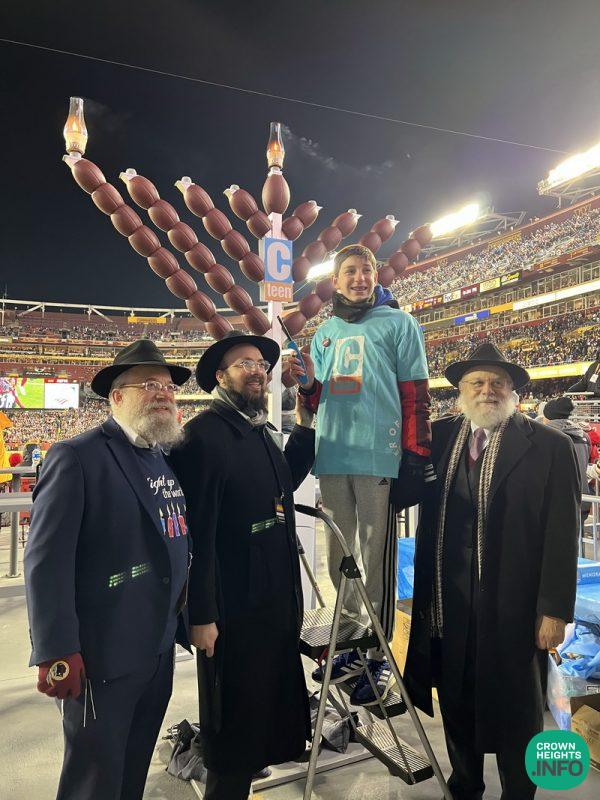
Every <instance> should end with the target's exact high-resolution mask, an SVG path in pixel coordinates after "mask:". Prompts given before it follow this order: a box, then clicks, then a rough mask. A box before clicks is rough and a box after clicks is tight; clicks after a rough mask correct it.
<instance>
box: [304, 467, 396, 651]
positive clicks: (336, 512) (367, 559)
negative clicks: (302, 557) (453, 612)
mask: <svg viewBox="0 0 600 800" xmlns="http://www.w3.org/2000/svg"><path fill="white" fill-rule="evenodd" d="M390 482H391V481H390V479H389V478H386V479H384V478H379V477H373V476H371V475H320V476H319V484H320V487H321V497H322V499H323V511H325V513H326V514H329V515H330V516H331V517H333V519H334V521H335V522H336V524H337V525H338V527H339V528H340V530H341V531H342V533H343V535H344V538H345V540H346V544H347V545H348V548H349V549H350V551H351V553H352V554H353V555H354V558H355V559H356V563H357V564H358V568H359V569H360V571H361V575H362V579H363V581H364V584H365V587H366V590H367V596H368V598H369V600H370V601H371V603H372V604H373V608H374V609H375V613H376V614H377V616H378V617H379V620H380V622H381V627H382V628H383V632H384V633H385V635H386V638H387V640H388V641H391V639H392V636H393V635H394V620H395V616H396V571H397V548H398V545H397V542H396V515H395V513H394V509H393V507H392V506H391V504H390V502H389V497H390ZM342 557H343V553H342V550H341V548H340V546H339V544H338V541H337V539H336V538H335V537H334V536H333V535H329V534H328V535H327V563H328V566H329V575H330V577H331V581H332V583H333V585H334V586H335V587H336V589H337V588H338V586H339V583H340V563H341V560H342ZM352 583H353V582H352V581H349V582H348V583H347V584H346V596H345V598H344V613H345V614H347V615H348V616H349V617H352V618H353V619H356V620H359V621H360V622H361V623H362V624H363V625H367V626H369V627H371V626H370V622H369V618H368V616H367V612H366V610H365V608H364V606H363V604H362V602H361V600H360V597H359V596H358V593H357V592H356V590H355V589H354V588H353V585H352ZM368 655H369V658H382V656H383V653H382V652H381V650H380V649H373V650H370V651H369V654H368Z"/></svg>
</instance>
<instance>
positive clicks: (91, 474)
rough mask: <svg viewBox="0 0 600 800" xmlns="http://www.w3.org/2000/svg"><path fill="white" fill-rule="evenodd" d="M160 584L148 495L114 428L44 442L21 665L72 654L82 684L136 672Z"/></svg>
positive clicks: (162, 598)
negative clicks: (25, 657)
mask: <svg viewBox="0 0 600 800" xmlns="http://www.w3.org/2000/svg"><path fill="white" fill-rule="evenodd" d="M188 546H189V547H191V542H190V543H189V545H188ZM142 565H144V567H145V569H142V570H137V569H135V568H136V567H140V566H142ZM148 567H149V569H148ZM111 578H112V580H111ZM170 581H171V565H170V560H169V553H168V551H167V545H166V543H165V540H164V536H163V533H162V530H161V528H160V527H159V523H158V520H157V515H156V510H155V507H154V502H153V499H152V494H151V492H150V489H149V488H148V486H147V483H146V481H145V480H144V478H143V475H142V472H141V470H140V468H139V464H138V462H137V459H136V456H135V454H134V452H133V445H132V444H131V443H130V442H129V440H128V439H127V437H126V436H125V434H124V433H123V431H122V430H121V428H120V426H119V425H117V423H116V422H115V421H114V420H113V419H108V420H107V421H106V422H105V423H104V424H103V425H101V426H99V427H97V428H94V429H93V430H91V431H88V432H86V433H84V434H81V435H80V436H76V437H74V438H73V439H67V440H65V441H63V442H59V443H57V444H55V445H53V446H52V447H51V448H50V450H49V452H48V455H47V456H46V459H45V461H44V465H43V467H42V470H41V473H40V479H39V481H38V483H37V485H36V487H35V489H34V493H33V509H32V512H31V527H30V531H29V541H28V543H27V548H26V550H25V587H26V594H27V607H28V613H29V626H30V636H31V642H32V647H33V651H32V654H31V660H30V665H33V664H40V663H41V662H44V661H48V660H50V659H54V658H60V657H63V656H66V655H70V654H71V653H76V652H81V654H82V656H83V660H84V663H85V666H86V671H87V674H88V676H89V677H91V678H102V679H109V678H115V677H117V676H119V675H124V674H127V673H128V672H131V671H133V670H135V669H137V668H138V667H140V666H142V665H143V663H144V662H145V661H146V660H147V659H148V658H150V657H152V656H154V655H156V654H157V652H158V648H159V645H160V641H161V637H162V635H163V632H164V630H165V625H166V623H167V615H168V613H169V607H170ZM186 628H187V626H186V622H185V619H184V615H183V614H180V621H179V627H178V632H177V641H179V642H180V643H181V644H183V645H184V646H186V647H188V648H189V642H188V638H187V633H186Z"/></svg>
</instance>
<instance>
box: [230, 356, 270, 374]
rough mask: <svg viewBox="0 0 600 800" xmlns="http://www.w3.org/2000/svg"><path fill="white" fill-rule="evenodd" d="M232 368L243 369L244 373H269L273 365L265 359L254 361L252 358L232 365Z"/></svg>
mask: <svg viewBox="0 0 600 800" xmlns="http://www.w3.org/2000/svg"><path fill="white" fill-rule="evenodd" d="M231 366H232V367H241V368H242V369H243V370H244V372H249V373H252V372H257V371H260V372H268V371H269V370H270V369H271V364H270V363H269V362H268V361H265V360H264V359H261V360H260V361H252V360H251V359H250V358H244V359H243V360H242V361H238V363H237V364H231Z"/></svg>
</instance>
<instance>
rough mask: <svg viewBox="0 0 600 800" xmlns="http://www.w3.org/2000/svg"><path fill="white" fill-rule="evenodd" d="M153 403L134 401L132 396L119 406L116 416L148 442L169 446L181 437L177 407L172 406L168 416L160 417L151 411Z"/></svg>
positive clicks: (181, 430) (181, 431) (177, 441)
mask: <svg viewBox="0 0 600 800" xmlns="http://www.w3.org/2000/svg"><path fill="white" fill-rule="evenodd" d="M153 405H154V404H144V403H143V402H140V401H138V402H136V399H134V398H133V397H132V398H131V399H130V400H129V402H127V403H124V404H123V405H122V406H121V407H120V408H119V411H118V417H119V418H120V419H122V420H123V422H124V423H125V424H126V425H127V426H128V427H130V428H131V429H132V430H133V431H135V433H137V434H138V436H141V437H142V438H143V439H145V440H146V441H147V442H148V444H153V443H156V444H158V445H160V446H161V447H164V448H166V449H168V448H171V447H173V446H174V445H176V444H178V443H179V442H180V441H181V440H182V439H183V429H182V427H181V425H180V424H179V422H178V420H177V409H176V407H175V406H173V409H172V413H171V414H169V416H168V417H162V416H158V415H157V414H153V413H152V407H153ZM156 405H159V406H162V405H164V404H163V403H156Z"/></svg>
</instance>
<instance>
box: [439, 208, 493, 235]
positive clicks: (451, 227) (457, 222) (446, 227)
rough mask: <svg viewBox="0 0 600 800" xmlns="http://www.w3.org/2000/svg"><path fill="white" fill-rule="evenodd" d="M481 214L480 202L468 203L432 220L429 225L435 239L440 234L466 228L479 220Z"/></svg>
mask: <svg viewBox="0 0 600 800" xmlns="http://www.w3.org/2000/svg"><path fill="white" fill-rule="evenodd" d="M480 216H481V209H480V206H479V203H468V204H467V205H466V206H463V207H462V208H460V209H459V210H458V211H454V212H452V213H451V214H446V216H444V217H440V219H436V221H435V222H432V223H431V224H430V225H429V227H430V228H431V234H432V236H433V238H434V239H436V238H437V237H439V236H447V235H448V234H449V233H452V232H453V231H457V230H459V229H460V228H466V227H467V226H468V225H472V224H473V223H474V222H477V220H478V219H479V217H480Z"/></svg>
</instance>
